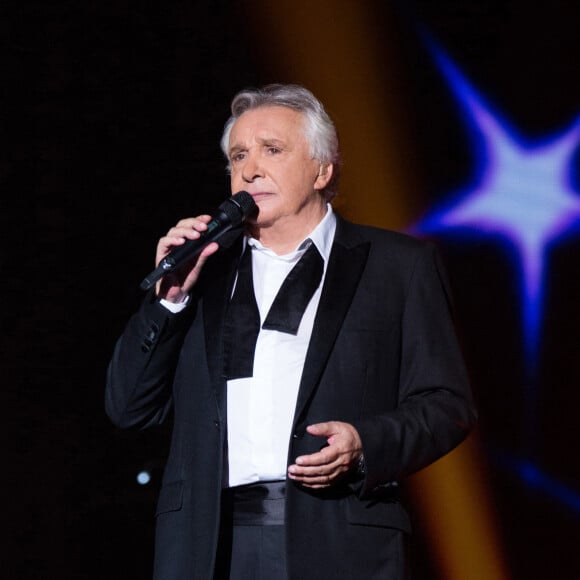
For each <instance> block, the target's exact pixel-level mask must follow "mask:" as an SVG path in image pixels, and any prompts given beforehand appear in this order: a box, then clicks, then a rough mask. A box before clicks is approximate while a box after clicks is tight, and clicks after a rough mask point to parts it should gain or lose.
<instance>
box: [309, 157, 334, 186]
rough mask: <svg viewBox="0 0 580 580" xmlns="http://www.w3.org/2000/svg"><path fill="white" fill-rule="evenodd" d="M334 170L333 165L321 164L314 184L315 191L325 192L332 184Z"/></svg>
mask: <svg viewBox="0 0 580 580" xmlns="http://www.w3.org/2000/svg"><path fill="white" fill-rule="evenodd" d="M333 170H334V166H333V164H332V163H321V164H320V167H319V168H318V175H317V176H316V181H315V182H314V189H316V190H318V191H321V190H323V189H324V188H325V187H326V186H327V185H328V183H329V182H330V180H331V178H332V172H333Z"/></svg>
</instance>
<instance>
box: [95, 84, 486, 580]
mask: <svg viewBox="0 0 580 580" xmlns="http://www.w3.org/2000/svg"><path fill="white" fill-rule="evenodd" d="M222 147H223V149H224V153H225V154H226V156H227V159H228V162H229V168H230V172H231V189H232V192H237V191H240V190H245V191H247V192H248V193H249V194H250V195H251V196H252V198H253V199H254V201H255V203H256V205H257V208H258V209H257V212H256V213H255V214H254V215H252V216H250V217H249V218H248V220H247V221H246V224H245V228H244V231H243V233H242V232H241V231H240V235H239V237H238V240H237V241H236V242H233V243H231V244H229V246H228V247H224V248H219V247H218V245H217V244H216V243H210V244H208V245H207V246H206V247H205V249H204V250H203V251H202V252H201V254H200V255H199V256H198V257H197V259H195V260H191V261H190V262H189V263H188V264H187V265H186V266H185V267H182V268H181V269H180V270H179V271H178V272H176V273H173V274H171V275H168V276H166V277H165V278H164V279H163V280H162V281H161V282H160V283H159V284H158V285H157V288H156V291H155V292H154V293H151V294H150V295H148V296H147V298H146V299H145V301H144V303H143V305H142V307H141V309H140V310H139V311H138V312H137V313H136V314H135V315H134V316H133V318H132V319H131V320H130V322H129V324H128V326H127V328H126V330H125V332H124V334H123V336H122V337H121V338H120V340H119V342H118V343H117V346H116V348H115V353H114V356H113V359H112V361H111V365H110V368H109V375H108V384H107V392H106V406H107V412H108V414H109V416H110V417H111V419H112V420H113V421H114V422H115V423H116V424H117V425H119V426H121V427H139V428H146V427H149V426H153V425H157V424H159V423H161V422H163V421H164V420H165V419H166V418H167V416H168V415H169V412H170V410H171V409H173V410H174V414H173V421H174V425H173V439H172V445H171V451H170V455H169V459H168V462H167V466H166V469H165V473H164V479H163V486H162V489H161V493H160V498H159V503H158V509H157V535H156V553H155V578H156V579H158V580H185V579H200V580H209V579H211V578H230V579H241V578H253V579H264V580H265V579H268V580H271V579H285V578H287V579H312V580H314V579H316V580H321V579H341V578H344V579H349V580H351V579H352V578H361V579H373V578H377V579H379V578H381V579H385V580H386V579H388V580H397V579H402V578H408V577H409V576H408V575H409V563H408V559H407V555H408V554H407V551H406V546H407V537H408V534H409V532H410V525H409V520H408V516H407V514H406V512H405V509H404V508H403V507H402V505H401V503H400V500H399V489H400V485H401V482H402V480H403V478H404V477H405V476H406V475H408V474H409V473H412V472H414V471H416V470H418V469H420V468H422V467H424V466H426V465H428V464H429V463H431V462H432V461H434V460H436V459H437V458H439V457H440V456H442V455H444V454H445V453H447V452H448V451H450V450H451V449H452V448H453V447H455V446H456V445H457V444H458V443H459V442H460V441H461V440H462V439H463V438H464V437H465V436H466V434H467V433H468V431H469V430H470V428H471V427H472V425H473V423H474V421H475V411H474V408H473V402H472V399H471V394H470V390H469V386H468V382H467V378H466V373H465V370H464V366H463V362H462V357H461V354H460V350H459V347H458V344H457V340H456V337H455V333H454V330H453V324H452V320H451V315H450V308H449V302H450V301H449V296H448V289H447V286H446V282H445V276H444V274H443V272H442V268H441V264H440V262H439V259H438V256H437V254H436V252H435V251H434V249H433V247H432V246H430V245H429V244H426V243H424V242H420V241H417V240H414V239H412V238H409V237H407V236H404V235H402V234H397V233H394V232H387V231H383V230H378V229H375V228H370V227H364V226H357V225H354V224H351V223H349V222H347V221H345V220H343V219H341V218H340V217H339V216H338V215H337V214H336V213H335V212H333V210H332V207H331V205H330V201H331V200H332V198H333V196H334V194H335V193H336V188H337V184H338V169H339V152H338V140H337V137H336V131H335V128H334V125H333V124H332V121H331V120H330V118H329V117H328V115H327V114H326V112H325V111H324V108H323V107H322V105H321V104H320V102H319V101H318V100H317V99H316V98H315V97H314V96H313V95H312V94H311V93H310V92H309V91H307V90H306V89H304V88H303V87H299V86H295V85H270V86H267V87H264V88H263V89H260V90H251V91H243V92H241V93H239V94H238V95H236V97H235V98H234V100H233V102H232V116H231V118H230V119H229V121H228V122H227V124H226V127H225V130H224V135H223V138H222ZM210 219H211V218H210V216H207V215H202V216H198V217H196V218H187V219H184V220H182V221H180V222H179V223H178V224H177V225H176V226H175V227H174V228H172V229H171V230H170V231H169V232H168V234H167V235H166V236H165V237H163V238H161V240H160V241H159V245H158V250H157V262H159V261H160V260H162V259H163V258H164V257H165V256H167V254H168V253H169V252H170V251H171V250H172V249H173V248H175V247H177V246H180V245H182V244H183V243H184V242H185V240H187V239H190V240H195V239H198V238H199V237H200V235H201V234H202V233H203V232H204V231H205V230H206V229H207V224H208V223H209V222H210Z"/></svg>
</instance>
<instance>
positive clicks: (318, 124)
mask: <svg viewBox="0 0 580 580" xmlns="http://www.w3.org/2000/svg"><path fill="white" fill-rule="evenodd" d="M259 107H287V108H289V109H293V110H295V111H298V112H300V113H303V114H304V116H305V120H306V123H305V125H306V126H305V134H306V139H307V140H308V143H309V145H310V155H311V156H312V158H313V159H316V160H317V161H320V163H325V164H326V163H330V164H332V165H333V172H332V178H331V180H330V181H329V182H328V184H327V186H326V187H325V188H324V190H323V191H322V192H321V193H322V194H323V195H324V197H325V199H326V200H327V201H330V200H332V198H334V196H335V195H336V193H337V190H338V181H339V174H340V165H341V160H340V152H339V148H338V136H337V133H336V128H335V126H334V123H333V122H332V120H331V118H330V117H329V116H328V113H327V112H326V111H325V110H324V107H323V105H322V103H321V102H320V101H319V100H318V99H317V98H316V97H315V96H314V95H313V94H312V93H311V92H310V91H309V90H308V89H305V88H304V87H302V86H300V85H281V84H272V85H266V86H265V87H262V88H261V89H247V90H243V91H240V92H239V93H238V94H237V95H236V96H235V97H234V98H233V100H232V105H231V112H232V115H231V117H230V118H229V119H228V121H227V122H226V124H225V127H224V132H223V135H222V139H221V148H222V151H223V152H224V155H225V156H226V158H227V159H228V170H229V169H230V162H229V155H228V147H229V141H230V133H231V131H232V127H233V125H234V123H235V122H236V121H237V120H238V119H239V118H240V117H241V116H242V115H243V114H244V113H245V112H246V111H250V110H252V109H258V108H259Z"/></svg>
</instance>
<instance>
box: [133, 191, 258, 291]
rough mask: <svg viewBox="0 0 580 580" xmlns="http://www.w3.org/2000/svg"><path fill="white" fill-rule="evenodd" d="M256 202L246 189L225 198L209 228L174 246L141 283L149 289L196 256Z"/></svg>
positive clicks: (252, 208)
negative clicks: (196, 236)
mask: <svg viewBox="0 0 580 580" xmlns="http://www.w3.org/2000/svg"><path fill="white" fill-rule="evenodd" d="M256 208H257V206H256V202H255V201H254V198H253V197H252V196H251V195H250V194H249V193H248V192H247V191H238V193H236V194H235V195H232V197H230V198H229V199H226V201H224V202H223V203H222V204H221V205H220V206H219V207H218V209H217V212H216V215H215V216H214V217H212V219H211V221H210V222H209V223H208V224H207V230H205V231H204V232H200V236H199V238H197V240H189V239H187V240H185V243H184V244H182V245H181V246H177V247H176V248H173V250H171V252H169V254H167V256H165V258H163V260H161V262H159V266H157V268H155V270H153V271H152V272H151V273H150V274H149V275H148V276H147V277H146V278H145V279H144V280H143V282H141V285H140V286H139V287H140V288H141V290H149V288H151V287H152V286H153V285H154V284H155V282H157V280H159V279H160V278H162V277H163V276H165V275H166V274H169V273H170V272H173V270H175V269H177V268H179V267H180V266H181V265H183V264H184V263H185V262H187V261H189V260H191V259H192V258H195V256H197V255H198V254H199V253H200V252H201V251H202V250H203V249H204V248H205V246H207V245H208V244H209V243H210V242H215V241H217V240H218V239H219V238H221V236H223V235H224V234H225V233H226V232H229V231H230V230H231V229H232V228H236V227H238V226H239V225H241V223H242V222H243V221H244V220H245V219H246V218H247V217H249V216H250V215H251V214H252V213H254V211H256Z"/></svg>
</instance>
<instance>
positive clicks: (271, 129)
mask: <svg viewBox="0 0 580 580" xmlns="http://www.w3.org/2000/svg"><path fill="white" fill-rule="evenodd" d="M248 138H250V139H253V138H260V139H268V138H276V139H279V140H291V141H298V140H307V135H306V115H305V114H304V113H303V112H301V111H296V110H295V109H291V108H289V107H283V106H262V107H257V108H254V109H249V110H248V111H245V112H244V113H242V114H241V115H240V116H239V117H238V118H237V119H236V120H235V121H234V123H233V125H232V128H231V131H230V135H229V146H230V147H231V146H232V145H233V144H234V143H235V142H237V141H238V140H240V139H242V140H245V139H248Z"/></svg>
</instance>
